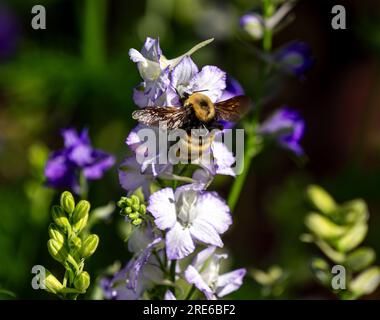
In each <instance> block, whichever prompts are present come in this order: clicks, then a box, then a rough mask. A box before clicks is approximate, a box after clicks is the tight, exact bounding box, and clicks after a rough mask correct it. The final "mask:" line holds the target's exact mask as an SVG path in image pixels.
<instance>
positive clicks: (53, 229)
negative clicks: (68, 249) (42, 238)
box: [48, 223, 65, 243]
mask: <svg viewBox="0 0 380 320" xmlns="http://www.w3.org/2000/svg"><path fill="white" fill-rule="evenodd" d="M48 230H49V237H50V238H51V239H54V240H56V241H58V242H59V243H64V242H65V236H64V234H63V233H62V232H61V231H60V230H59V228H58V227H57V226H56V225H55V224H54V223H51V224H50V226H49V229H48Z"/></svg>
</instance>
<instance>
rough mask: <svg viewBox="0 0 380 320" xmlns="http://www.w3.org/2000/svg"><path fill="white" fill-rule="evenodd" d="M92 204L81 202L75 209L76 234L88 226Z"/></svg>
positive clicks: (74, 224)
mask: <svg viewBox="0 0 380 320" xmlns="http://www.w3.org/2000/svg"><path fill="white" fill-rule="evenodd" d="M90 206H91V205H90V203H89V202H88V201H86V200H81V201H79V203H78V204H77V206H76V207H75V210H74V213H73V216H72V223H73V229H74V231H75V232H80V231H82V230H83V228H84V227H85V226H86V224H87V220H88V215H89V212H90Z"/></svg>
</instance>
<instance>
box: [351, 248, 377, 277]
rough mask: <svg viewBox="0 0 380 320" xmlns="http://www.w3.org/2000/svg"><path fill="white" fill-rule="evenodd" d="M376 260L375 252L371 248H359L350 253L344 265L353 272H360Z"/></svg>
mask: <svg viewBox="0 0 380 320" xmlns="http://www.w3.org/2000/svg"><path fill="white" fill-rule="evenodd" d="M375 258H376V254H375V251H373V249H371V248H359V249H356V250H355V251H353V252H351V253H350V254H349V255H348V256H347V259H346V263H345V265H346V266H347V267H348V268H349V269H351V270H352V271H354V272H358V271H361V270H363V269H365V268H367V267H368V266H370V265H371V264H372V263H373V262H374V261H375Z"/></svg>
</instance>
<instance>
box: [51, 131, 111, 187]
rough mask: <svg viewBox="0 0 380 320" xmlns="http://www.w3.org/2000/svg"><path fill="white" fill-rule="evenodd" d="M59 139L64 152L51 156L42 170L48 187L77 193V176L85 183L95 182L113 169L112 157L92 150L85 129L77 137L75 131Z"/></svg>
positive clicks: (63, 132)
mask: <svg viewBox="0 0 380 320" xmlns="http://www.w3.org/2000/svg"><path fill="white" fill-rule="evenodd" d="M62 136H63V140H64V149H62V150H59V151H56V152H52V153H51V155H50V157H49V159H48V161H47V163H46V166H45V177H46V183H47V185H49V186H51V187H53V188H69V189H71V190H73V191H75V192H76V193H79V192H80V190H79V176H80V174H83V176H84V177H85V178H86V179H88V180H97V179H100V178H102V176H103V174H104V172H105V171H106V170H108V169H109V168H111V167H112V166H113V165H114V163H115V158H114V157H113V156H112V155H110V154H108V153H106V152H104V151H102V150H98V149H94V148H93V147H92V146H91V142H90V138H89V136H88V131H87V130H86V129H84V130H83V131H82V132H81V133H80V134H78V132H77V131H76V130H75V129H65V130H62Z"/></svg>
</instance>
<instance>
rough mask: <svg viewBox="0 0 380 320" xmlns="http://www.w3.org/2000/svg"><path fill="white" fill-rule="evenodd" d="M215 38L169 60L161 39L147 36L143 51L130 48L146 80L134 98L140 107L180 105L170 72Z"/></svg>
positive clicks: (136, 91)
mask: <svg viewBox="0 0 380 320" xmlns="http://www.w3.org/2000/svg"><path fill="white" fill-rule="evenodd" d="M212 40H213V39H210V40H206V41H203V42H201V43H199V44H198V45H196V46H195V47H193V48H192V49H190V50H189V51H188V52H186V53H185V54H184V55H182V56H180V57H178V58H175V59H171V60H168V59H166V58H165V56H164V55H163V54H162V50H161V48H160V44H159V40H158V39H152V38H149V37H148V38H147V39H146V41H145V43H144V45H143V48H142V49H141V52H139V51H137V50H136V49H133V48H132V49H130V50H129V56H130V58H131V60H132V61H133V62H135V63H136V64H137V68H138V69H139V72H140V75H141V77H142V79H143V80H144V81H143V82H142V83H141V84H140V85H139V86H138V87H137V88H136V89H135V90H134V94H133V99H134V102H135V103H136V105H138V106H139V107H147V106H153V105H155V106H159V105H178V102H179V101H178V100H176V99H177V98H178V97H177V95H176V93H175V91H174V90H173V87H172V86H170V80H169V73H170V71H171V70H172V69H173V68H174V67H175V66H176V65H177V64H178V63H179V62H180V61H181V60H182V58H183V57H184V56H190V55H191V54H193V53H194V52H195V51H197V50H199V49H200V48H202V47H204V46H205V45H207V44H208V43H210V42H211V41H212Z"/></svg>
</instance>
